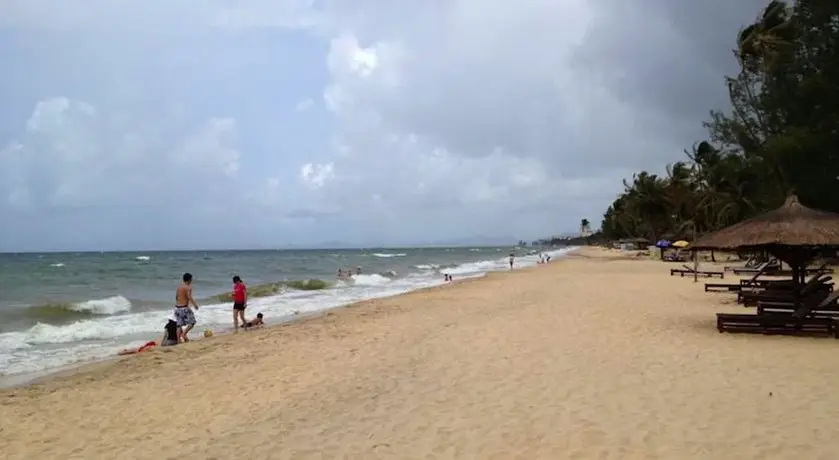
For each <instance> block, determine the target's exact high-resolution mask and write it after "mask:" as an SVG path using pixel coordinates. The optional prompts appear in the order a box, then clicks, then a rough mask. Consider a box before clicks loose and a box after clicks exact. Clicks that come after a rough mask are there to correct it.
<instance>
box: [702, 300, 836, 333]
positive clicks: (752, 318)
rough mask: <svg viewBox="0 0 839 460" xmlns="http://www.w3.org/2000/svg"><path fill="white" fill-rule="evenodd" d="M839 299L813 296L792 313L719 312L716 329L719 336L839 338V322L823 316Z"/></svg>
mask: <svg viewBox="0 0 839 460" xmlns="http://www.w3.org/2000/svg"><path fill="white" fill-rule="evenodd" d="M837 299H839V292H832V293H830V294H828V295H827V296H825V297H822V298H821V300H819V299H818V297H813V298H811V299H808V301H807V302H805V303H804V304H803V305H801V306H799V307H798V308H796V309H795V310H793V311H792V313H789V312H777V313H775V312H764V313H763V314H755V315H745V314H735V313H717V330H718V331H719V332H720V333H722V332H752V333H762V334H808V335H812V334H820V335H833V336H834V337H837V338H839V335H837V321H836V319H835V318H834V317H831V316H829V315H825V314H823V313H824V312H828V311H830V310H831V309H833V308H834V306H835V305H836V302H837ZM766 308H768V307H767V306H764V310H765V309H766Z"/></svg>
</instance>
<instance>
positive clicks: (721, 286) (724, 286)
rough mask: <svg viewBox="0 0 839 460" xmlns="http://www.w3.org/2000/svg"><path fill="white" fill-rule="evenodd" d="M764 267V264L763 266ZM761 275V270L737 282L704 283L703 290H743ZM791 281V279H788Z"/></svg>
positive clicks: (754, 282) (756, 281)
mask: <svg viewBox="0 0 839 460" xmlns="http://www.w3.org/2000/svg"><path fill="white" fill-rule="evenodd" d="M763 268H764V269H765V268H766V265H764V266H763ZM761 275H763V270H761V271H759V272H757V273H755V275H754V276H753V277H751V278H750V279H747V280H740V282H739V283H738V284H730V283H705V292H712V291H722V292H736V291H741V290H743V287H744V286H752V285H754V284H756V283H758V278H759V277H760V276H761ZM790 282H792V281H790Z"/></svg>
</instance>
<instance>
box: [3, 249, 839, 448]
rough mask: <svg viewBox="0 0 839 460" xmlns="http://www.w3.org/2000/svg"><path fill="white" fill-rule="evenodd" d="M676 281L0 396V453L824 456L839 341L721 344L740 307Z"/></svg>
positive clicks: (406, 314)
mask: <svg viewBox="0 0 839 460" xmlns="http://www.w3.org/2000/svg"><path fill="white" fill-rule="evenodd" d="M678 265H679V264H667V263H663V262H659V261H649V260H633V258H631V257H625V256H623V255H621V254H619V253H616V252H612V251H606V250H599V249H590V248H586V249H584V250H582V251H580V252H579V253H577V254H574V255H572V256H570V257H568V258H567V259H564V260H559V261H556V262H554V263H552V264H550V265H547V266H540V267H535V268H533V269H528V270H520V271H515V272H512V273H497V274H491V275H489V276H487V277H486V278H483V279H478V280H472V281H465V282H460V283H455V284H453V285H449V286H445V287H441V288H434V289H428V290H424V291H418V292H414V293H410V294H406V295H402V296H398V297H393V298H388V299H379V300H373V301H367V302H362V303H359V304H356V305H353V306H350V307H347V308H342V309H338V310H333V311H331V312H328V313H326V314H324V315H321V316H318V317H315V318H309V319H304V320H301V321H299V322H295V323H293V324H288V325H281V326H277V327H271V328H265V329H262V330H256V331H249V332H244V333H239V334H233V335H229V336H219V337H214V338H212V339H209V340H204V341H201V342H194V343H190V344H188V345H183V346H178V347H174V348H168V349H159V350H155V351H153V352H149V353H144V354H141V355H137V356H132V357H129V358H127V359H120V360H117V361H113V362H108V363H100V364H97V365H93V366H89V367H85V368H83V369H80V370H75V371H72V372H70V373H69V374H67V375H63V376H59V377H52V378H49V379H47V380H46V381H44V382H42V383H40V384H38V385H32V386H28V387H25V388H15V389H9V390H3V391H0V405H1V406H0V410H1V411H2V414H3V416H2V417H0V446H2V452H3V454H5V458H10V459H18V458H20V459H32V458H38V459H47V458H61V459H67V458H84V459H91V458H131V459H146V458H148V459H156V460H157V459H161V458H187V459H192V458H195V459H208V458H218V459H228V458H239V457H241V458H271V459H286V458H288V459H291V458H294V459H300V458H303V459H305V458H358V459H375V458H393V459H414V458H416V459H420V458H423V459H425V458H435V459H438V458H439V459H446V458H458V459H464V458H466V459H469V458H475V459H516V458H521V459H542V458H544V459H566V458H568V459H575V458H579V459H592V458H608V459H611V458H614V459H648V458H662V459H694V458H697V459H726V458H766V459H776V458H777V459H789V458H806V459H822V458H824V459H833V458H835V457H836V454H835V452H836V451H837V450H839V428H837V427H836V424H835V423H832V422H833V419H834V417H835V414H837V413H839V395H836V394H835V391H834V389H833V386H832V383H833V382H834V381H836V380H837V378H839V366H837V365H836V364H835V362H836V356H837V353H839V341H835V340H833V339H818V338H801V337H766V336H755V335H731V334H719V333H718V332H717V331H716V329H715V319H714V312H716V311H726V310H729V311H742V310H743V308H742V307H739V306H736V305H734V303H733V300H731V299H733V296H731V295H727V294H705V293H704V292H703V289H702V280H700V283H697V284H694V283H693V281H692V279H691V278H687V277H686V278H678V277H672V278H671V277H670V276H669V275H668V271H669V268H672V267H676V266H678ZM703 265H705V266H707V265H708V264H703ZM728 278H729V277H728V276H726V281H728ZM715 282H716V280H715ZM726 299H729V300H726Z"/></svg>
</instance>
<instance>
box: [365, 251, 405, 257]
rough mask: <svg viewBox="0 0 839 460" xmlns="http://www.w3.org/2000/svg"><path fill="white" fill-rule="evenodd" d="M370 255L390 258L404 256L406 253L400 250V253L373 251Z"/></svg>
mask: <svg viewBox="0 0 839 460" xmlns="http://www.w3.org/2000/svg"><path fill="white" fill-rule="evenodd" d="M370 255H371V256H373V257H382V258H390V257H405V256H407V255H408V254H407V253H404V252H400V253H388V252H375V253H373V254H370Z"/></svg>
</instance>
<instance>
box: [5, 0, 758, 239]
mask: <svg viewBox="0 0 839 460" xmlns="http://www.w3.org/2000/svg"><path fill="white" fill-rule="evenodd" d="M71 3H72V2H71ZM78 4H79V5H81V3H80V2H78ZM231 5H232V4H230V3H229V2H222V1H213V0H206V1H202V2H198V1H197V0H187V1H183V2H164V1H162V0H150V1H147V2H142V3H140V2H132V1H126V2H105V1H102V0H91V1H89V2H85V6H84V7H81V6H78V5H77V6H76V7H70V6H67V7H66V8H63V9H61V10H58V9H55V8H54V7H53V5H52V4H51V3H49V2H46V1H44V0H28V1H25V2H24V1H20V0H10V1H6V2H3V3H2V4H0V33H6V34H12V36H13V37H14V39H13V40H10V41H9V43H15V44H18V45H19V46H18V47H17V48H14V47H13V48H14V49H15V50H16V52H17V53H18V54H14V55H11V54H9V55H0V58H4V59H3V60H4V61H7V62H17V63H19V65H17V66H16V68H19V69H20V74H19V75H18V74H16V73H15V72H17V70H14V69H12V70H13V71H10V73H9V74H8V75H6V76H5V77H0V91H2V93H0V94H2V95H3V96H4V100H6V101H7V104H6V106H5V107H4V108H0V134H4V133H10V135H9V136H8V138H7V139H6V140H7V142H6V143H5V145H6V147H5V148H4V149H3V150H2V154H0V155H2V157H0V166H2V167H3V170H2V171H0V175H2V176H3V177H4V180H3V183H2V184H0V193H2V201H0V203H3V204H2V205H0V206H2V207H0V212H2V211H4V209H7V210H9V211H6V212H8V213H12V212H13V213H15V214H14V215H13V218H14V219H16V220H15V222H17V224H16V225H18V226H20V230H15V233H14V234H10V235H9V236H8V237H7V238H5V240H6V241H24V240H26V241H29V240H28V239H27V238H26V234H27V229H34V228H35V225H36V224H35V222H36V220H37V219H36V217H37V216H43V215H47V213H52V214H49V215H51V216H53V217H51V219H54V220H56V223H60V224H61V225H62V226H64V227H65V228H71V229H74V231H75V232H77V233H85V234H87V233H90V234H91V235H93V236H91V237H90V238H88V239H89V240H90V243H91V244H94V245H95V244H97V241H99V240H96V238H99V237H102V238H104V237H103V236H102V235H104V234H105V233H107V234H108V235H112V234H115V233H121V234H122V235H123V236H122V237H121V238H122V240H120V239H119V238H116V237H114V238H111V239H109V240H108V241H113V244H116V245H120V244H122V245H126V244H128V245H130V244H135V243H136V241H138V240H142V241H145V244H148V245H154V244H156V243H155V241H157V242H158V243H159V245H161V246H166V247H171V246H172V245H177V244H181V243H179V241H181V240H179V239H178V238H174V239H173V238H170V237H165V238H164V237H159V238H158V239H157V240H155V239H154V238H153V237H151V236H143V237H142V238H141V237H140V236H138V237H136V238H135V237H134V236H130V237H129V236H125V235H133V234H134V233H132V232H133V230H131V228H130V227H131V226H132V225H134V226H138V225H139V226H141V227H143V230H142V231H140V230H138V231H137V232H136V233H137V234H138V235H140V234H141V233H142V234H143V235H148V234H149V229H150V228H151V229H157V230H155V231H159V232H165V231H166V230H165V229H167V228H168V229H169V230H170V232H172V233H176V234H182V233H184V231H185V229H193V227H195V226H198V227H200V228H201V229H202V230H201V232H200V233H201V235H200V238H202V240H201V241H203V242H204V243H205V244H208V245H210V246H217V245H224V244H227V243H225V242H224V241H225V240H226V239H227V238H229V235H230V234H231V232H236V234H237V235H238V237H239V238H240V239H242V240H243V241H242V243H241V244H242V245H249V244H254V245H270V244H274V242H276V241H277V240H278V239H279V240H282V241H287V242H294V243H304V244H305V243H308V242H317V241H318V240H334V239H343V240H350V241H359V242H381V243H389V242H408V241H411V240H414V241H416V240H425V241H427V240H434V239H450V238H457V237H463V236H469V235H477V234H482V235H488V234H497V235H508V234H509V235H516V236H521V237H525V238H530V237H535V236H541V235H546V234H551V233H556V232H560V231H574V230H575V229H576V228H577V226H578V224H579V219H581V218H583V217H586V218H589V219H590V220H591V221H592V222H593V223H594V224H595V225H596V223H597V220H598V217H599V216H600V214H601V213H602V211H603V209H604V208H605V207H606V206H607V205H608V203H609V202H610V201H611V199H612V198H613V197H614V196H615V194H616V193H617V192H618V191H619V190H620V188H621V178H622V177H626V176H629V175H631V174H632V172H634V171H637V170H639V169H642V168H649V169H653V170H659V171H660V170H662V169H663V166H664V164H665V163H666V162H668V161H674V160H678V159H681V155H682V153H681V151H682V149H683V148H685V147H688V146H690V145H691V144H692V143H693V142H695V141H697V140H700V139H702V137H703V136H704V135H705V133H704V131H703V129H702V127H701V121H702V120H703V119H704V118H705V117H706V114H707V112H708V110H709V109H712V108H719V107H723V106H725V104H726V94H725V87H724V84H723V80H722V77H723V75H724V74H725V73H727V72H731V71H733V69H734V66H735V62H734V60H733V58H732V56H731V53H730V48H731V47H732V45H733V42H734V37H735V35H736V32H737V30H738V28H739V27H740V26H741V25H742V24H744V23H746V22H747V21H750V20H752V19H753V18H754V17H755V15H756V13H757V12H758V11H759V9H760V7H761V6H763V2H758V1H757V0H748V1H744V2H735V3H731V2H723V1H722V0H710V1H708V2H703V3H696V4H694V3H691V4H682V3H673V2H665V1H664V0H625V1H618V0H569V1H565V2H557V1H553V0H521V1H519V2H509V1H502V0H486V1H484V2H475V1H471V0H447V1H442V0H430V1H428V2H421V3H418V2H408V1H407V0H398V1H395V2H387V3H385V4H383V3H382V2H374V1H371V0H354V1H337V0H321V1H314V0H283V1H274V2H268V1H256V2H248V3H246V4H241V5H239V4H237V5H236V6H231ZM3 27H5V29H3ZM62 46H63V47H65V48H66V49H65V48H62ZM2 52H3V51H0V53H2ZM68 56H69V57H68ZM59 58H60V59H59ZM56 62H60V63H61V65H60V66H59V65H58V64H55V63H56ZM44 63H47V64H44ZM14 75H18V76H17V77H15V78H14V79H13V76H14ZM4 79H5V80H4ZM318 92H319V93H320V94H321V98H322V101H323V104H322V105H321V104H320V103H317V102H318V101H315V100H313V99H311V98H309V97H307V96H304V95H312V94H317V93H318ZM54 94H66V95H67V96H65V97H53V96H51V95H54ZM18 95H20V96H18ZM23 95H27V96H26V97H27V98H29V99H25V98H24V97H23ZM18 99H20V100H18ZM15 107H16V109H15V110H13V108H15ZM21 107H25V109H21ZM289 107H293V108H294V110H289ZM301 112H306V114H305V116H304V115H303V114H302V113H301ZM27 120H28V121H27ZM0 145H4V144H3V143H0ZM68 210H74V211H72V212H73V213H76V214H72V213H70V211H68ZM129 210H131V213H134V214H137V213H138V212H141V213H142V214H143V216H145V218H144V219H139V218H131V219H128V218H120V217H115V216H121V215H123V214H125V215H128V214H129ZM80 213H81V214H80ZM173 214H174V215H176V216H177V217H175V218H172V217H170V216H172V215H173ZM231 215H234V216H236V217H235V218H232V219H231V217H230V216H231ZM56 216H58V217H56ZM91 219H92V220H93V221H94V222H104V221H108V222H111V223H110V224H109V225H110V226H111V227H113V228H110V229H109V230H108V231H107V232H106V231H105V230H101V231H100V230H97V229H99V228H100V227H103V225H93V224H91V223H90V221H91ZM114 219H116V222H112V221H113V220H114ZM59 221H60V222H59ZM149 222H156V224H154V225H152V224H150V223H149ZM39 225H40V224H39ZM114 226H115V227H114ZM39 228H40V227H39ZM6 231H8V230H6ZM193 231H194V229H193ZM54 234H55V235H58V231H57V230H56V231H55V233H54ZM39 235H41V237H42V238H43V237H50V235H53V233H50V231H49V230H43V231H41V233H39ZM97 235H98V236H97ZM62 238H63V237H62ZM62 238H58V240H56V241H58V243H56V244H59V243H60V244H65V243H66V244H68V245H69V244H71V243H72V242H73V241H72V239H71V238H64V239H62ZM196 238H197V237H193V239H192V240H190V241H191V243H190V244H197V242H196ZM121 241H122V242H121ZM21 244H22V243H21ZM27 244H29V243H27ZM184 244H185V243H184Z"/></svg>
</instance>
